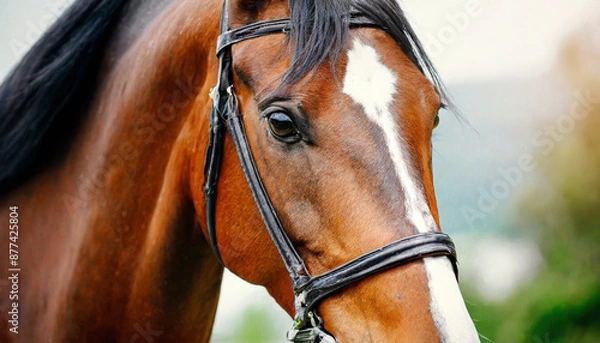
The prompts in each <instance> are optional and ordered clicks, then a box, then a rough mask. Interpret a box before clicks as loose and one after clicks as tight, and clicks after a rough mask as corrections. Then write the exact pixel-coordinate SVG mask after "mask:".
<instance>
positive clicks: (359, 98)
mask: <svg viewBox="0 0 600 343" xmlns="http://www.w3.org/2000/svg"><path fill="white" fill-rule="evenodd" d="M396 81H397V77H396V74H394V72H393V71H391V70H390V69H389V68H388V67H386V66H385V65H384V64H383V63H382V62H381V59H380V58H379V55H378V54H377V51H375V49H373V48H372V47H370V46H367V45H364V44H362V42H360V41H358V40H355V41H354V45H353V46H352V49H350V51H349V52H348V65H347V67H346V75H345V77H344V89H343V92H344V93H346V94H348V95H349V96H350V97H351V98H352V99H353V100H354V101H356V102H357V103H359V104H361V105H362V106H363V108H364V109H365V113H366V114H367V117H368V118H369V119H370V120H371V121H372V122H374V123H375V124H377V125H378V126H379V127H380V128H381V130H382V131H383V135H384V137H385V143H386V144H387V146H388V149H389V151H390V155H391V157H392V162H393V163H394V168H395V169H396V174H398V178H399V181H400V184H401V185H402V189H403V190H404V193H405V194H404V196H405V210H406V217H407V218H408V220H409V221H410V222H411V223H412V224H413V225H414V226H415V227H416V228H417V230H418V231H419V232H429V231H431V230H432V229H433V228H435V227H436V223H435V221H434V220H433V216H432V215H431V212H430V211H429V207H428V206H427V203H426V201H425V197H424V196H423V193H422V192H421V191H419V189H418V187H417V186H416V185H415V183H414V181H413V178H412V176H411V175H410V171H409V170H408V163H407V161H409V159H405V158H404V151H403V149H402V144H401V142H402V141H401V139H400V137H399V136H398V131H399V130H398V125H397V124H396V120H395V116H394V115H393V114H392V111H391V109H390V107H391V105H392V101H393V98H394V94H396Z"/></svg>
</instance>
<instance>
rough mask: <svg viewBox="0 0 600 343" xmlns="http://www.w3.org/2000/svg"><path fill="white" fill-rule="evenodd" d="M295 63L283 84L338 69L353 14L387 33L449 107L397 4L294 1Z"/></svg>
mask: <svg viewBox="0 0 600 343" xmlns="http://www.w3.org/2000/svg"><path fill="white" fill-rule="evenodd" d="M289 8H290V14H291V19H292V20H291V21H292V27H291V30H290V34H289V41H290V43H291V44H292V49H291V51H292V63H291V66H290V69H289V70H288V72H287V73H286V75H284V78H283V83H284V84H290V83H294V82H295V81H298V80H299V79H300V78H302V77H303V76H305V75H306V74H307V73H308V72H309V71H311V70H312V69H313V68H315V67H319V66H321V65H322V64H323V63H324V62H326V61H328V60H329V61H330V62H331V65H332V66H333V65H335V64H336V63H335V62H336V60H337V59H338V57H339V56H340V54H341V52H342V49H343V47H344V43H345V39H346V36H347V33H348V30H349V20H348V19H349V17H350V13H351V11H357V12H358V13H360V14H361V15H364V16H365V17H367V18H368V19H370V20H371V21H373V22H375V23H378V25H379V26H380V27H381V28H382V29H383V30H384V31H386V32H387V33H388V34H389V35H390V36H391V37H393V38H394V40H396V42H398V44H399V45H400V47H401V48H402V50H403V51H404V53H405V54H406V55H407V56H408V57H409V58H410V60H411V61H412V62H413V63H414V64H415V65H416V66H417V67H418V68H419V70H420V71H421V72H422V73H423V74H424V75H425V76H427V77H429V78H430V80H431V81H432V82H433V84H434V85H435V87H436V89H437V91H438V93H439V94H440V96H441V97H442V101H443V102H445V103H449V99H448V96H447V94H446V90H445V87H444V85H443V83H442V82H441V80H440V77H439V75H438V73H437V71H436V70H435V67H434V66H433V63H432V62H431V60H430V59H429V57H428V56H427V54H426V53H425V49H423V46H422V45H421V43H420V41H419V39H418V38H417V35H416V34H415V32H414V30H413V29H412V27H411V25H410V23H409V22H408V20H407V18H406V16H405V15H404V12H403V11H402V9H401V8H400V6H399V5H398V2H397V1H396V0H290V1H289Z"/></svg>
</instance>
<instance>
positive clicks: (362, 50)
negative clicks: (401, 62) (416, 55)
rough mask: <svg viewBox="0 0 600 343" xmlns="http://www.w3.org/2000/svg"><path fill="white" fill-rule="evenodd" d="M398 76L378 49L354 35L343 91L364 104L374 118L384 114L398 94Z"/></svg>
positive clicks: (348, 53)
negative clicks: (385, 61)
mask: <svg viewBox="0 0 600 343" xmlns="http://www.w3.org/2000/svg"><path fill="white" fill-rule="evenodd" d="M397 82H398V77H397V75H396V73H395V72H394V71H393V70H392V69H390V68H389V67H388V66H386V65H385V64H384V63H383V61H382V56H381V55H380V54H379V53H378V52H377V50H376V49H375V48H374V47H373V46H371V45H368V44H366V43H363V42H362V41H361V40H360V39H357V38H355V39H354V40H353V41H352V44H351V47H350V48H349V50H348V52H347V64H346V70H345V75H344V83H343V89H342V91H343V92H344V93H345V94H347V95H349V96H350V97H351V98H352V99H353V100H354V101H355V102H357V103H359V104H361V105H362V106H363V108H364V109H365V112H366V114H367V115H368V116H369V117H370V118H371V119H374V120H377V119H378V118H379V117H381V114H382V113H384V112H385V110H386V108H387V107H388V106H389V104H390V103H391V102H392V101H393V99H394V95H395V94H396V86H397Z"/></svg>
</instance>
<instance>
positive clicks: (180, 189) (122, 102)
mask: <svg viewBox="0 0 600 343" xmlns="http://www.w3.org/2000/svg"><path fill="white" fill-rule="evenodd" d="M215 50H216V51H217V52H216V53H215ZM446 103H448V100H447V96H446V93H445V90H444V87H443V84H442V83H441V81H440V79H439V77H438V75H437V73H436V71H435V68H434V67H433V65H432V63H431V61H430V60H429V59H428V57H427V55H426V54H425V52H424V50H423V48H422V46H421V44H420V43H419V40H418V38H417V37H416V35H415V33H414V31H413V30H412V28H411V26H410V25H409V23H408V20H407V19H406V17H405V15H404V13H403V11H402V9H401V8H400V6H399V5H398V3H397V2H396V1H393V0H369V1H367V0H337V1H332V0H328V1H311V0H289V1H280V0H278V1H275V0H274V1H259V0H225V1H222V0H202V1H200V0H155V1H134V0H130V1H118V0H78V1H76V2H75V3H74V4H73V5H72V6H71V7H70V8H69V9H68V10H67V11H66V12H65V14H64V15H63V16H62V17H61V18H59V19H58V21H57V22H56V23H55V24H54V25H53V26H52V27H51V28H50V29H49V30H48V31H47V32H46V33H45V34H44V35H43V36H42V38H41V39H40V40H39V41H38V42H37V43H36V44H35V45H34V46H33V47H32V49H31V50H30V51H29V52H28V53H27V54H26V55H25V57H24V58H23V60H22V61H21V62H20V63H19V64H18V65H17V66H16V67H15V68H14V69H13V70H12V72H11V73H10V74H9V76H8V77H7V78H6V80H5V81H4V83H3V84H2V86H1V88H0V140H1V141H2V144H1V145H0V161H1V162H0V165H1V169H0V217H1V218H3V219H2V220H3V221H8V223H9V226H8V230H7V231H4V233H3V234H2V235H1V236H0V245H2V246H3V247H5V248H6V249H8V250H9V251H8V254H4V257H3V258H2V262H1V272H0V273H1V274H2V280H3V283H2V284H0V286H1V287H2V288H1V291H2V293H3V296H2V297H1V298H0V304H1V308H2V314H1V315H0V316H1V318H2V320H1V321H0V340H1V341H2V342H17V341H21V342H38V341H50V342H62V341H68V342H70V341H86V342H141V341H146V342H152V341H163V342H208V341H209V339H210V334H211V329H212V325H213V320H214V317H215V311H216V308H217V301H218V296H219V288H220V284H221V279H222V273H223V270H224V267H226V268H228V269H229V270H230V271H232V272H233V273H235V274H237V275H238V276H240V277H241V278H243V279H244V280H246V281H248V282H250V283H253V284H257V285H262V286H264V287H265V288H266V290H267V291H268V292H269V293H270V295H271V296H272V297H273V298H274V299H275V301H276V302H277V303H278V304H279V305H280V306H281V307H282V308H283V309H284V310H285V311H286V312H288V313H289V314H290V316H292V317H294V323H293V327H292V328H291V329H290V330H289V331H288V335H287V337H288V339H289V340H290V341H293V342H478V341H479V338H478V335H477V332H476V330H475V327H474V325H473V321H472V319H471V318H470V316H469V314H468V312H467V309H466V307H465V304H464V300H463V298H462V295H461V293H460V290H459V286H458V281H457V275H456V272H457V270H456V260H455V251H454V246H453V244H452V241H451V240H450V238H449V237H448V236H446V235H445V234H443V233H441V230H440V224H439V214H438V210H437V205H436V199H435V194H434V187H433V176H432V167H431V158H432V157H431V156H432V147H431V136H432V132H433V130H434V128H435V126H436V125H437V123H438V121H439V117H438V111H439V109H440V108H441V107H442V106H444V104H446ZM7 255H8V256H7Z"/></svg>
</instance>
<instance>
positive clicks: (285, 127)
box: [267, 112, 300, 143]
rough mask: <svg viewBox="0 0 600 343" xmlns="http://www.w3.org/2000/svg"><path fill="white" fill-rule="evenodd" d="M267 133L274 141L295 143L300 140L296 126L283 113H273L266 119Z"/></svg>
mask: <svg viewBox="0 0 600 343" xmlns="http://www.w3.org/2000/svg"><path fill="white" fill-rule="evenodd" d="M267 120H268V122H269V131H270V132H271V134H272V135H273V137H275V138H276V139H278V140H280V141H282V142H285V143H296V142H298V141H299V140H300V134H299V133H298V129H297V128H296V124H295V123H294V121H293V120H292V118H290V116H289V115H287V114H286V113H285V112H273V113H271V114H269V116H268V117H267Z"/></svg>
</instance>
